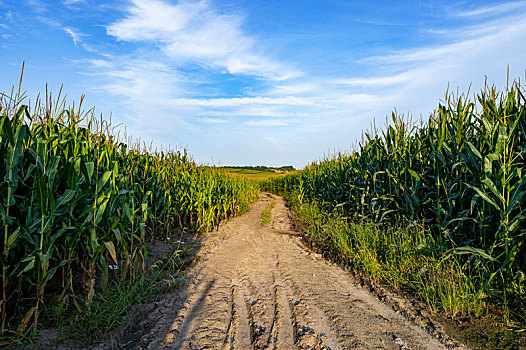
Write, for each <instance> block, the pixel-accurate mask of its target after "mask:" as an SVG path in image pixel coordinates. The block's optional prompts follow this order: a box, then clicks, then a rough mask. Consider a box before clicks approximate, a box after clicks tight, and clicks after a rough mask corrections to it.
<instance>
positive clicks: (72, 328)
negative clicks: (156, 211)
mask: <svg viewBox="0 0 526 350" xmlns="http://www.w3.org/2000/svg"><path fill="white" fill-rule="evenodd" d="M196 246H197V241H192V242H190V243H188V244H186V245H183V244H181V240H179V241H177V242H176V243H174V244H173V245H171V248H168V249H169V250H171V251H172V252H170V253H169V254H167V255H165V256H163V257H161V258H159V259H156V260H155V262H154V263H153V264H152V265H151V266H150V267H148V269H147V270H146V273H145V274H143V275H141V276H139V277H138V278H136V279H134V280H130V279H125V280H121V279H118V278H115V279H114V281H113V282H112V283H111V285H108V286H106V287H104V288H102V287H101V286H99V291H98V293H97V297H96V298H95V299H94V302H93V303H92V304H91V305H87V304H86V303H85V301H84V300H82V299H80V298H78V300H76V299H70V303H71V304H74V305H75V308H71V307H69V306H70V305H67V304H65V305H60V304H59V303H58V302H54V303H51V304H50V306H49V307H48V308H47V311H46V312H45V313H44V315H43V316H44V317H45V318H47V321H49V322H50V323H51V324H52V325H55V326H56V327H57V328H58V337H57V339H56V342H60V341H62V340H65V339H70V338H72V339H74V343H75V345H80V344H86V343H91V342H93V341H97V340H101V339H105V338H107V337H108V336H109V334H110V332H111V331H112V330H114V329H116V328H118V327H120V326H123V325H124V324H125V323H126V322H128V320H127V319H126V315H127V314H128V312H129V311H130V310H131V308H133V307H134V306H136V305H140V304H143V303H146V302H150V301H154V300H156V299H158V298H159V297H160V296H161V295H162V294H165V293H167V292H170V291H172V290H174V289H175V288H178V287H180V284H181V283H182V282H183V281H184V272H185V270H186V267H187V266H188V265H189V263H190V262H191V260H192V258H193V256H194V252H195V248H196ZM66 310H73V311H66ZM37 338H38V337H37Z"/></svg>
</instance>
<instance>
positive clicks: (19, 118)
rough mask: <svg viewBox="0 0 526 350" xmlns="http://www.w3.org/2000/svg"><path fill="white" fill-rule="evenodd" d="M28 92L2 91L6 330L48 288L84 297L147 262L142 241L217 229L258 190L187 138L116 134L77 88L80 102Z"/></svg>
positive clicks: (27, 316)
mask: <svg viewBox="0 0 526 350" xmlns="http://www.w3.org/2000/svg"><path fill="white" fill-rule="evenodd" d="M23 101H24V96H23V94H22V96H21V94H20V91H18V93H13V91H12V92H11V95H10V96H7V95H5V94H2V95H0V198H1V200H2V203H1V204H2V205H1V206H0V210H1V225H2V231H3V232H2V234H1V235H0V236H1V238H0V242H1V247H2V248H1V249H2V254H1V262H2V296H1V302H0V307H1V308H0V310H1V311H0V313H1V317H2V323H1V327H2V335H3V336H9V335H13V334H23V333H24V332H25V331H26V330H28V329H30V328H31V327H30V326H36V325H37V322H38V317H39V313H40V312H41V310H42V309H43V306H44V304H45V302H46V301H47V300H48V298H47V297H48V294H46V291H47V290H52V293H53V294H54V295H56V296H57V297H58V302H59V303H61V304H65V303H67V302H68V299H69V302H70V303H73V304H74V305H76V306H77V308H78V307H79V303H83V306H85V305H89V304H90V303H91V302H92V300H93V298H94V294H95V291H96V288H102V289H105V288H107V286H108V282H109V281H108V280H109V279H111V278H119V279H121V280H125V279H130V278H132V279H133V278H135V277H136V276H138V275H140V274H141V273H143V272H144V271H145V266H146V262H147V258H148V257H147V251H146V249H145V242H146V241H148V240H151V239H152V238H165V237H167V236H169V235H170V234H171V233H172V232H173V230H174V228H176V227H179V228H182V227H192V228H194V229H197V230H202V231H206V230H210V229H213V228H214V227H215V226H216V225H217V224H218V223H219V221H220V220H223V219H228V218H230V217H232V216H235V215H237V214H239V213H240V212H242V211H244V210H246V209H247V208H248V204H249V203H250V202H251V201H252V200H254V199H255V198H256V195H257V193H258V191H259V189H258V187H257V185H256V184H255V183H253V182H250V181H247V180H245V179H243V178H231V177H228V176H227V175H225V174H223V173H220V172H219V171H218V170H217V169H215V168H209V167H203V166H198V165H197V164H196V163H195V162H194V161H193V160H192V159H191V158H190V157H189V155H188V154H187V153H186V151H185V150H179V151H168V152H165V151H155V150H151V149H146V148H145V147H140V145H139V144H136V145H135V146H130V143H128V144H126V143H124V142H121V141H120V140H119V134H117V135H115V134H114V129H113V127H112V125H111V124H110V123H109V122H108V121H105V120H103V119H99V118H96V117H95V115H94V113H93V110H89V111H87V112H83V111H82V109H81V104H82V99H81V103H80V104H79V105H78V106H77V107H76V108H75V105H73V106H72V107H69V108H66V102H65V99H64V98H61V97H60V94H59V97H58V98H56V99H52V97H51V94H48V93H47V92H46V96H45V98H44V99H43V100H40V99H37V101H36V103H34V107H33V108H30V107H29V106H27V105H23V104H22V102H23ZM115 268H119V272H120V273H119V274H118V275H117V274H115V273H112V271H111V269H115ZM109 269H110V271H109Z"/></svg>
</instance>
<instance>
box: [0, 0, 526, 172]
mask: <svg viewBox="0 0 526 350" xmlns="http://www.w3.org/2000/svg"><path fill="white" fill-rule="evenodd" d="M525 33H526V1H484V2H480V1H441V0H409V1H403V2H402V1H386V0H384V1H363V0H360V1H355V0H318V1H314V0H296V1H290V0H279V1H277V0H272V1H271V0H208V1H207V0H204V1H177V0H116V1H95V0H62V1H60V0H55V1H52V0H46V1H45V0H0V83H1V84H0V91H7V90H10V88H11V86H12V85H14V84H17V82H18V78H19V74H20V68H21V65H22V62H23V61H25V66H26V69H25V73H24V84H23V88H24V89H25V90H27V92H28V96H30V97H34V96H35V95H36V94H37V93H39V92H43V91H45V86H46V83H47V84H48V89H49V90H51V91H54V92H58V90H59V89H60V86H61V85H62V84H63V85H64V91H65V92H66V93H67V94H68V100H69V101H78V100H79V97H80V95H81V94H86V100H85V103H86V105H85V106H86V107H92V106H95V107H96V111H97V113H102V114H103V115H104V116H105V117H109V116H110V113H111V114H112V121H113V122H114V123H115V124H119V123H122V125H125V126H126V130H127V132H128V133H129V134H132V135H133V136H135V137H136V138H140V139H141V140H143V141H146V142H148V143H149V142H150V141H153V144H154V145H157V146H159V147H160V146H164V147H166V146H168V145H170V146H171V147H172V148H176V147H181V146H182V147H186V148H188V150H189V152H190V153H191V154H192V155H193V156H194V158H195V159H196V160H197V161H198V162H201V163H208V164H210V163H213V164H216V165H219V164H221V165H258V164H261V165H271V166H279V165H289V164H291V165H294V166H295V167H303V166H304V165H306V164H308V163H309V162H311V161H313V160H318V159H321V158H323V156H324V155H326V154H330V153H333V152H335V151H345V150H348V149H350V147H351V146H352V145H353V144H354V143H355V142H356V140H358V139H359V138H360V136H361V133H362V130H364V129H367V128H369V127H370V125H371V123H372V122H373V120H376V124H377V125H383V124H384V122H385V117H386V115H390V114H391V111H393V110H394V109H395V108H396V110H397V111H398V112H399V113H404V114H408V113H410V114H411V115H413V117H414V118H416V119H418V118H420V116H423V117H426V116H427V115H428V114H429V113H430V112H432V111H433V109H435V108H436V107H437V105H438V103H439V101H440V100H441V99H443V98H444V93H445V91H446V88H447V87H448V84H449V86H450V90H454V91H456V90H457V88H458V89H459V91H461V92H467V91H468V88H469V86H470V84H472V85H471V91H472V92H473V91H475V92H477V91H480V89H481V88H482V87H483V84H484V81H485V79H486V77H487V80H488V82H489V83H491V84H495V85H497V86H498V87H500V88H502V87H505V86H506V71H507V67H508V66H509V70H510V77H511V78H521V79H522V80H523V79H524V78H525V69H526V59H525V57H526V34H525Z"/></svg>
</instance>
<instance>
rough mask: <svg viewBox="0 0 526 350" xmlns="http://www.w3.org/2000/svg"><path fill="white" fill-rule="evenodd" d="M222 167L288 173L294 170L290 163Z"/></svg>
mask: <svg viewBox="0 0 526 350" xmlns="http://www.w3.org/2000/svg"><path fill="white" fill-rule="evenodd" d="M223 168H226V169H229V170H234V169H240V170H243V169H244V170H255V171H260V172H264V173H290V172H291V171H294V170H296V169H294V167H293V166H292V165H284V166H281V167H267V166H264V165H256V166H225V167H223Z"/></svg>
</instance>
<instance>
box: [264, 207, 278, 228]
mask: <svg viewBox="0 0 526 350" xmlns="http://www.w3.org/2000/svg"><path fill="white" fill-rule="evenodd" d="M275 204H276V203H275V202H274V201H272V203H270V204H269V205H268V206H267V207H266V208H265V209H263V211H262V212H261V226H267V225H269V224H270V223H271V222H272V208H274V205H275Z"/></svg>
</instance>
